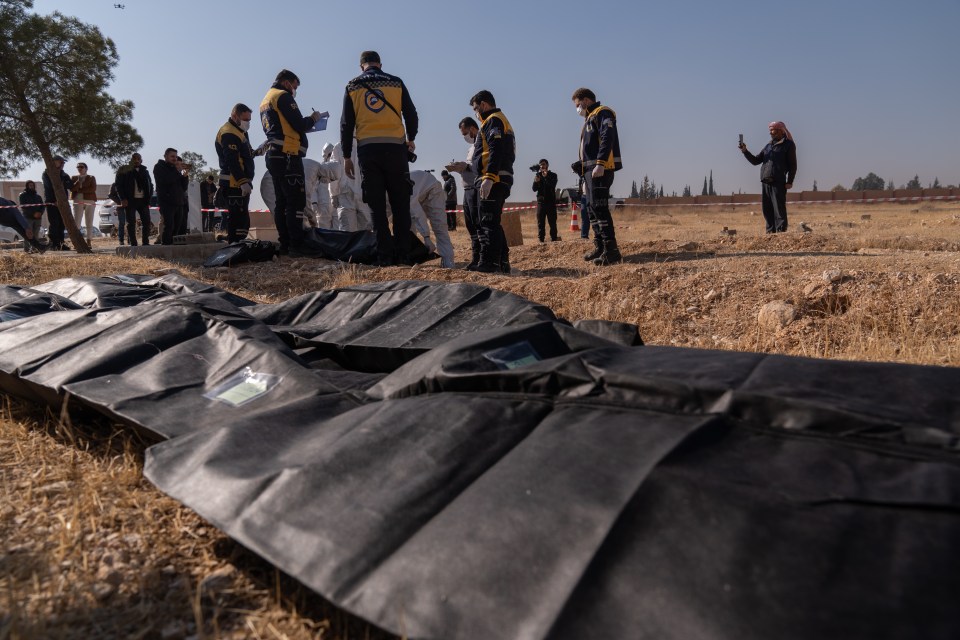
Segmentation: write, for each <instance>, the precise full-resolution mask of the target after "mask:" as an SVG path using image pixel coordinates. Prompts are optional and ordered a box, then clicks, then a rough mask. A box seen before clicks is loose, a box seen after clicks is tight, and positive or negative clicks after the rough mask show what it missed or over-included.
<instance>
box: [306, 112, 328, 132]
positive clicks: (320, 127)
mask: <svg viewBox="0 0 960 640" xmlns="http://www.w3.org/2000/svg"><path fill="white" fill-rule="evenodd" d="M329 119H330V112H329V111H324V112H323V113H321V114H320V119H319V120H317V121H316V122H314V123H313V126H312V127H310V128H309V129H307V133H313V132H315V131H326V130H327V121H328V120H329Z"/></svg>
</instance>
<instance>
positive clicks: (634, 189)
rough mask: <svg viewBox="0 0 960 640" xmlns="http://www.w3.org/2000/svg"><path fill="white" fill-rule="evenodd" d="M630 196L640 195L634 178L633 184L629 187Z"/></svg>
mask: <svg viewBox="0 0 960 640" xmlns="http://www.w3.org/2000/svg"><path fill="white" fill-rule="evenodd" d="M630 197H631V198H639V197H640V192H639V191H637V181H636V180H634V181H633V185H632V186H631V187H630Z"/></svg>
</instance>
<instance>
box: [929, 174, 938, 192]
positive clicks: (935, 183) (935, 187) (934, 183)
mask: <svg viewBox="0 0 960 640" xmlns="http://www.w3.org/2000/svg"><path fill="white" fill-rule="evenodd" d="M930 188H931V189H939V188H940V178H939V177H936V176H935V177H934V178H933V184H931V185H930Z"/></svg>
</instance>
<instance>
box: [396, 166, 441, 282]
mask: <svg viewBox="0 0 960 640" xmlns="http://www.w3.org/2000/svg"><path fill="white" fill-rule="evenodd" d="M410 180H411V181H413V194H412V195H411V196H410V219H411V221H412V222H413V227H414V228H415V229H416V230H417V233H419V234H420V235H421V236H422V237H423V244H425V245H426V246H427V249H429V250H430V251H433V252H436V253H437V254H438V255H439V256H440V266H441V267H446V268H447V269H452V268H453V243H452V242H451V241H450V231H449V228H448V227H447V213H446V207H445V206H444V205H445V203H446V199H447V194H446V193H445V192H444V190H443V185H442V184H441V183H440V181H439V180H438V179H437V178H436V177H435V176H434V175H433V174H432V173H429V172H427V171H411V172H410ZM388 214H389V205H388ZM428 223H429V225H430V226H429V228H428V227H427V224H428ZM430 229H432V230H433V235H434V238H435V241H434V240H431V238H430Z"/></svg>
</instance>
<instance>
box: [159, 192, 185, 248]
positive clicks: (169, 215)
mask: <svg viewBox="0 0 960 640" xmlns="http://www.w3.org/2000/svg"><path fill="white" fill-rule="evenodd" d="M181 215H183V205H180V204H166V203H163V202H161V203H160V218H161V219H163V237H161V238H160V244H173V236H174V235H175V233H176V231H177V229H178V228H179V226H180V216H181Z"/></svg>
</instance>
